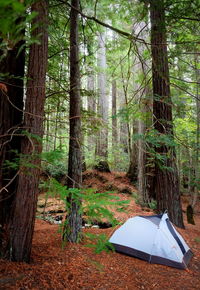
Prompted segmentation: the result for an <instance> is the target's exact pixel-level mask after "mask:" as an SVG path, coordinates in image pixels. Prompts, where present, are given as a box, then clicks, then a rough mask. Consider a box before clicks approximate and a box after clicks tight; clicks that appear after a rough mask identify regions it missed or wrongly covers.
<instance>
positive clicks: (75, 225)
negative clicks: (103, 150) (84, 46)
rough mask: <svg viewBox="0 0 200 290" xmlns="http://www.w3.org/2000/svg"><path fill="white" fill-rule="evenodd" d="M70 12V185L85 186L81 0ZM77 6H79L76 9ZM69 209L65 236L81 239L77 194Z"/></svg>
mask: <svg viewBox="0 0 200 290" xmlns="http://www.w3.org/2000/svg"><path fill="white" fill-rule="evenodd" d="M71 6H72V8H71V12H70V112H69V122H70V123H69V124H70V125H69V126H70V136H69V138H70V139H69V159H68V180H67V186H68V188H81V186H82V154H81V95H80V69H79V30H78V23H79V20H78V12H77V9H79V0H71ZM73 7H74V8H75V9H73ZM67 202H68V204H69V212H68V216H67V222H66V225H65V228H64V233H63V238H64V239H65V240H68V241H70V242H77V241H78V238H79V233H80V230H81V225H82V217H81V214H80V203H81V201H80V200H79V201H78V200H77V198H75V196H74V195H73V192H72V193H71V195H70V196H69V197H68V200H67Z"/></svg>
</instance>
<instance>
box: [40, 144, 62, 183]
mask: <svg viewBox="0 0 200 290" xmlns="http://www.w3.org/2000/svg"><path fill="white" fill-rule="evenodd" d="M65 155H66V153H65V152H64V151H62V150H58V149H57V150H53V151H50V152H43V153H42V161H43V163H42V164H43V170H44V171H45V172H46V173H47V174H48V175H49V176H51V177H53V178H55V179H57V180H58V181H60V180H61V179H62V178H63V177H64V176H65V175H66V172H67V160H66V157H65Z"/></svg>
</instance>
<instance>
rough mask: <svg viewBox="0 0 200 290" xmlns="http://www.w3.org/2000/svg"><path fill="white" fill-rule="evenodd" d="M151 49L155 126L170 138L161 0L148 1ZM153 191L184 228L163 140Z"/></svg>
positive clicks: (172, 154) (160, 208)
mask: <svg viewBox="0 0 200 290" xmlns="http://www.w3.org/2000/svg"><path fill="white" fill-rule="evenodd" d="M150 18H151V52H152V70H153V72H152V73H153V96H154V101H153V113H154V128H155V129H156V131H157V133H158V136H159V137H162V136H168V137H169V138H171V140H172V141H173V124H172V102H171V97H170V86H169V68H168V55H167V44H166V28H165V11H164V3H163V0H150ZM155 151H156V155H157V156H158V155H159V156H160V157H162V158H164V161H163V162H162V163H160V162H159V159H158V158H156V163H155V192H156V199H157V209H158V211H159V212H164V211H165V210H168V213H169V217H170V219H171V221H172V222H173V223H174V224H175V225H177V226H179V227H181V228H183V227H184V225H183V216H182V210H181V202H180V191H179V179H178V172H177V168H176V162H175V161H176V156H175V150H174V147H172V146H169V145H166V144H164V143H162V142H160V143H159V144H158V146H157V147H156V148H155Z"/></svg>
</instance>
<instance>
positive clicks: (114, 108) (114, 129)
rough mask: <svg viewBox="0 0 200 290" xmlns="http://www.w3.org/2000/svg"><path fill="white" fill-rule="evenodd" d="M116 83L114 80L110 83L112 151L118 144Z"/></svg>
mask: <svg viewBox="0 0 200 290" xmlns="http://www.w3.org/2000/svg"><path fill="white" fill-rule="evenodd" d="M116 114H117V82H116V80H115V79H113V81H112V148H113V153H114V149H115V148H116V146H117V143H118V138H117V137H118V136H117V116H116Z"/></svg>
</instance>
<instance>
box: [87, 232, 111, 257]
mask: <svg viewBox="0 0 200 290" xmlns="http://www.w3.org/2000/svg"><path fill="white" fill-rule="evenodd" d="M85 235H86V237H88V238H89V240H90V241H91V243H90V244H87V245H86V247H88V248H93V249H94V250H95V253H96V254H100V253H101V252H102V251H105V252H109V251H110V250H111V251H114V250H115V249H114V246H113V245H112V244H111V243H110V242H109V241H108V237H107V236H106V235H105V234H99V235H95V234H91V233H86V234H85Z"/></svg>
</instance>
